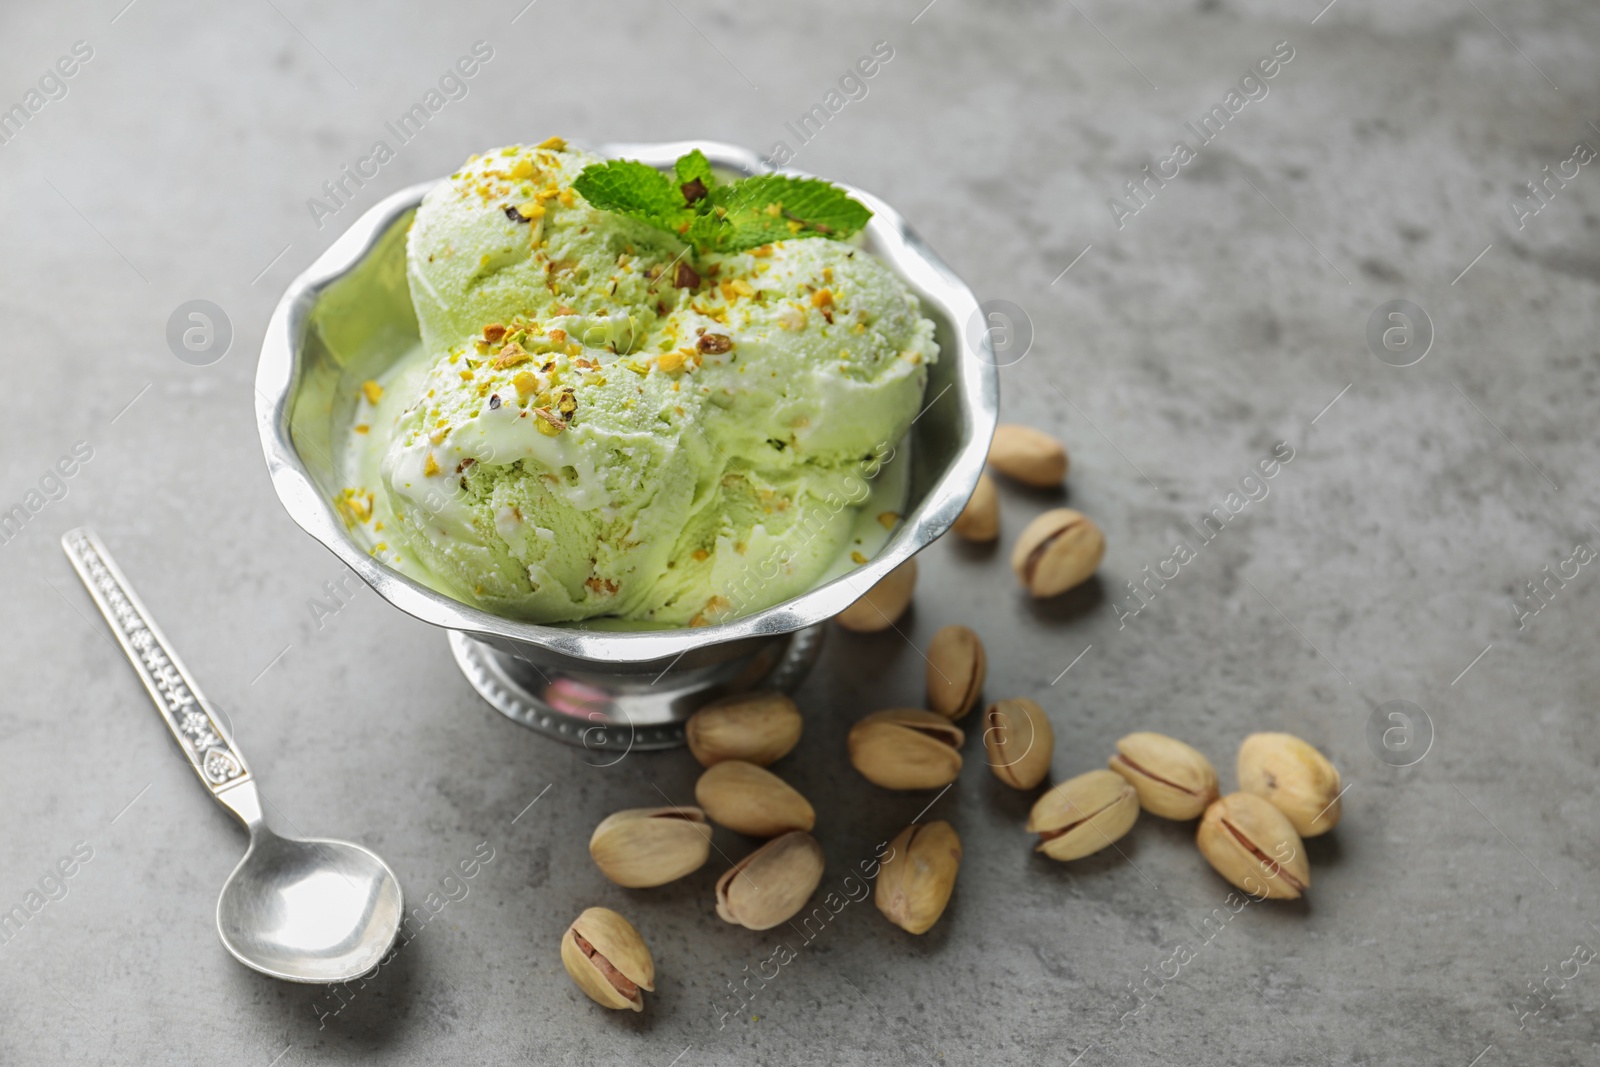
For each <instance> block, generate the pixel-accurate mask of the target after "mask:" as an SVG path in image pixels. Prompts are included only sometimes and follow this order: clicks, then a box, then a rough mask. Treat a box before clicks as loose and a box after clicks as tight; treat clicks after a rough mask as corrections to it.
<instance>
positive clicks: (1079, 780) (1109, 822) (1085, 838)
mask: <svg viewBox="0 0 1600 1067" xmlns="http://www.w3.org/2000/svg"><path fill="white" fill-rule="evenodd" d="M1138 818H1139V795H1138V794H1137V793H1135V792H1134V791H1133V786H1131V785H1129V784H1128V783H1127V782H1126V781H1124V780H1123V779H1122V777H1121V776H1120V775H1117V774H1113V773H1112V772H1111V771H1089V772H1088V773H1087V774H1080V775H1078V776H1077V777H1076V778H1068V779H1067V780H1066V781H1065V782H1062V783H1061V784H1060V785H1058V786H1056V787H1055V788H1054V789H1052V790H1050V791H1049V792H1048V793H1046V794H1045V795H1044V796H1042V797H1040V798H1039V799H1038V801H1037V802H1036V803H1035V804H1034V805H1033V810H1032V811H1031V812H1029V813H1028V831H1029V832H1030V833H1036V834H1038V835H1039V845H1038V849H1037V851H1039V852H1043V853H1044V854H1045V855H1046V856H1049V857H1050V858H1051V859H1053V860H1075V859H1081V858H1082V857H1084V856H1088V855H1091V854H1092V853H1095V852H1099V851H1100V850H1101V849H1103V848H1105V847H1106V846H1107V845H1110V844H1111V843H1112V842H1114V841H1116V839H1117V838H1119V837H1121V836H1122V835H1123V834H1125V833H1127V832H1128V831H1129V830H1131V829H1132V828H1133V824H1134V822H1135V821H1136V820H1137V819H1138Z"/></svg>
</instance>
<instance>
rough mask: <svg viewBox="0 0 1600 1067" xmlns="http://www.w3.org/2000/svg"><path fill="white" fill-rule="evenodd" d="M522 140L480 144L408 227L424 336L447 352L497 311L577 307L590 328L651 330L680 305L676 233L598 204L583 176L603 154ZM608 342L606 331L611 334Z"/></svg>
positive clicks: (579, 319) (503, 315)
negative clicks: (488, 147) (581, 185)
mask: <svg viewBox="0 0 1600 1067" xmlns="http://www.w3.org/2000/svg"><path fill="white" fill-rule="evenodd" d="M545 144H546V146H547V147H540V148H529V147H526V146H522V145H511V146H509V147H506V148H499V149H495V150H494V151H492V152H487V153H485V154H483V155H481V156H474V157H472V158H471V159H470V160H468V161H467V163H466V165H465V166H463V167H462V168H461V169H460V170H458V171H457V172H456V173H454V174H452V175H450V177H449V178H448V179H446V180H445V181H443V182H440V183H439V185H438V186H436V187H435V188H433V189H431V190H429V192H428V195H427V196H426V197H424V198H423V202H422V206H421V207H420V208H418V210H417V214H416V218H415V220H414V221H413V222H412V225H411V232H410V234H409V235H408V237H407V256H406V274H407V279H408V280H409V282H410V285H411V301H412V303H413V304H414V305H415V307H416V311H417V324H418V326H419V327H420V328H421V332H422V345H423V348H424V349H425V350H427V351H429V352H443V351H445V350H446V349H447V348H449V347H450V346H451V345H458V344H461V343H463V342H464V341H466V340H467V339H468V338H469V337H472V336H474V335H476V334H478V333H480V332H481V331H482V329H483V327H484V326H485V325H487V324H489V323H491V322H506V321H509V320H510V319H511V318H513V317H515V316H519V315H520V316H521V317H522V318H524V319H528V320H538V321H544V320H547V319H549V318H552V317H554V316H556V315H565V316H569V317H571V319H570V321H569V323H568V325H569V326H572V327H574V330H573V332H574V334H575V335H576V336H578V337H580V338H581V337H583V336H584V333H586V332H588V331H590V330H595V329H598V330H601V331H610V333H603V334H602V335H603V336H605V337H607V338H608V339H609V337H610V336H623V337H626V332H625V331H628V323H627V319H626V317H624V318H622V319H620V320H613V319H612V318H611V315H612V313H613V312H615V311H619V310H620V311H623V312H625V313H631V314H633V316H634V319H635V321H634V325H633V329H637V330H638V331H640V333H641V334H642V333H643V332H644V331H648V330H649V329H650V328H651V326H652V325H653V324H654V322H655V320H656V318H657V317H658V314H659V313H658V311H657V306H658V305H660V306H662V307H663V308H668V307H673V306H676V304H677V302H678V299H679V295H680V294H679V290H678V289H676V288H675V287H674V286H673V281H674V277H673V276H672V272H669V271H667V269H666V268H667V267H668V266H669V265H675V261H679V262H681V257H682V254H683V253H684V247H683V245H682V244H681V243H680V242H678V241H677V240H675V239H674V238H673V237H672V235H671V234H668V233H664V232H663V231H661V230H657V229H653V228H651V227H649V226H646V225H644V224H643V223H639V222H635V221H633V220H632V219H628V218H625V217H623V216H621V215H614V214H611V213H610V212H602V211H598V210H596V209H595V208H593V207H590V206H589V203H588V201H586V200H584V199H583V198H582V197H581V196H579V195H578V194H577V193H575V192H574V191H573V190H572V180H573V179H574V178H576V177H577V176H578V174H579V173H580V172H581V171H582V170H583V168H584V167H586V166H588V165H589V164H590V163H597V162H600V159H599V157H598V156H595V155H593V154H592V153H589V152H584V151H580V150H578V149H576V148H571V147H567V146H565V145H561V146H559V147H557V145H558V142H557V141H556V139H554V138H552V139H551V141H547V142H545ZM599 343H602V344H603V343H604V341H600V342H599Z"/></svg>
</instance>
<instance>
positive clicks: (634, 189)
mask: <svg viewBox="0 0 1600 1067" xmlns="http://www.w3.org/2000/svg"><path fill="white" fill-rule="evenodd" d="M572 187H573V188H574V189H576V190H577V191H578V194H579V195H580V196H582V197H583V198H584V199H585V200H587V201H589V203H591V204H593V205H594V206H595V207H597V208H599V209H600V210H602V211H612V212H615V213H617V214H619V215H626V216H628V217H629V218H634V219H638V220H639V221H640V222H646V223H649V224H650V225H651V226H655V227H657V228H658V229H662V230H668V231H670V232H672V233H674V234H676V233H678V232H679V230H680V228H681V227H682V226H684V225H685V224H687V223H688V222H689V221H690V220H691V219H693V218H694V213H693V212H692V211H689V210H688V209H687V208H686V207H684V203H683V194H682V193H681V192H679V191H678V187H677V186H676V185H675V184H673V181H672V179H671V178H669V177H668V176H667V175H665V174H663V173H661V172H660V171H659V170H656V168H654V167H652V166H649V165H647V164H644V163H640V162H638V161H637V160H632V159H613V160H611V161H609V162H606V163H591V164H589V165H588V166H587V167H584V168H583V171H582V172H581V173H579V175H578V176H577V178H575V179H574V180H573V182H572Z"/></svg>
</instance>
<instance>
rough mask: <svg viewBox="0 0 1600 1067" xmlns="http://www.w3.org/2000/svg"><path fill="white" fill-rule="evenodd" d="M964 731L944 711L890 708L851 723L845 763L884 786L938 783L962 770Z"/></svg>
mask: <svg viewBox="0 0 1600 1067" xmlns="http://www.w3.org/2000/svg"><path fill="white" fill-rule="evenodd" d="M965 738H966V735H965V734H964V733H962V731H961V728H960V727H959V726H956V725H955V724H954V723H952V722H950V720H949V719H946V718H945V717H944V716H943V715H935V714H934V713H933V712H931V711H923V710H922V709H921V708H890V709H888V710H887V711H877V712H873V713H872V714H871V715H868V716H867V717H866V718H864V719H862V720H861V721H860V722H858V723H856V724H855V725H854V726H852V727H851V728H850V736H849V738H848V744H849V746H850V763H851V764H852V765H853V766H854V767H855V769H856V770H858V771H860V772H861V773H862V775H863V776H864V777H865V778H866V779H867V781H869V782H872V783H874V784H875V785H881V786H883V787H884V788H885V789H938V788H939V787H941V786H946V785H949V784H950V783H951V782H953V781H955V780H956V776H957V775H959V774H960V773H961V742H962V741H963V740H965Z"/></svg>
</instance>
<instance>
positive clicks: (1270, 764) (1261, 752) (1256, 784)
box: [1238, 733, 1343, 837]
mask: <svg viewBox="0 0 1600 1067" xmlns="http://www.w3.org/2000/svg"><path fill="white" fill-rule="evenodd" d="M1238 769H1239V788H1240V789H1241V790H1243V791H1244V792H1246V793H1254V794H1255V795H1256V796H1258V797H1265V798H1266V799H1267V800H1270V801H1271V802H1272V804H1273V806H1274V807H1276V808H1277V809H1278V810H1279V811H1281V812H1283V813H1284V814H1285V815H1287V816H1288V817H1289V821H1290V822H1292V823H1293V824H1294V828H1295V831H1296V832H1297V833H1299V835H1300V836H1301V837H1316V836H1317V835H1318V834H1325V833H1327V832H1328V831H1329V830H1332V829H1333V828H1334V826H1335V825H1337V824H1338V822H1339V794H1340V792H1341V791H1342V790H1343V786H1342V785H1341V784H1340V782H1339V772H1338V771H1337V770H1336V769H1335V768H1334V766H1333V764H1332V763H1330V762H1328V757H1326V756H1324V755H1323V754H1322V753H1320V752H1318V751H1317V750H1316V749H1315V748H1313V747H1312V746H1311V745H1310V744H1308V743H1307V742H1305V741H1302V740H1300V738H1298V737H1296V736H1294V735H1293V734H1270V733H1269V734H1251V735H1250V736H1249V737H1247V738H1245V739H1244V744H1242V745H1240V746H1239V768H1238Z"/></svg>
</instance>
